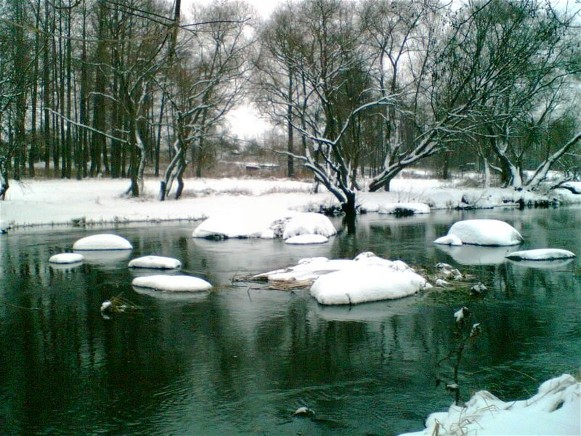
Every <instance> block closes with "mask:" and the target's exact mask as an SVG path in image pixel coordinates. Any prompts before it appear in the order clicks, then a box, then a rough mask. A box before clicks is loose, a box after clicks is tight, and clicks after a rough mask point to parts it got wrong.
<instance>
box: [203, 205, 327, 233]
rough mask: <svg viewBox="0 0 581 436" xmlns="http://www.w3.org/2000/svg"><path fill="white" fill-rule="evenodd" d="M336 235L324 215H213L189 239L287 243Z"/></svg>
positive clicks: (286, 213)
mask: <svg viewBox="0 0 581 436" xmlns="http://www.w3.org/2000/svg"><path fill="white" fill-rule="evenodd" d="M336 233H337V230H336V229H335V227H334V226H333V223H332V222H331V220H330V219H329V218H328V217H326V216H325V215H322V214H320V213H311V212H304V213H299V212H291V211H286V212H285V213H284V214H280V213H279V214H265V213H243V214H233V215H232V214H230V215H228V214H227V215H216V216H213V217H210V218H208V219H207V220H205V221H204V222H202V223H201V224H200V225H199V226H198V227H197V228H196V229H195V230H194V232H193V233H192V237H194V238H206V239H227V238H264V239H273V238H277V237H282V238H283V239H288V238H291V237H294V236H300V235H322V236H325V237H327V238H328V237H329V236H333V235H335V234H336Z"/></svg>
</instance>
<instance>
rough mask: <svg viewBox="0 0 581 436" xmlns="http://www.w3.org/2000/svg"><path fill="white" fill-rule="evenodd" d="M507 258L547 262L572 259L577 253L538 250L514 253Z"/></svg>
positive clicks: (549, 249)
mask: <svg viewBox="0 0 581 436" xmlns="http://www.w3.org/2000/svg"><path fill="white" fill-rule="evenodd" d="M506 257H507V259H511V260H532V261H547V260H561V259H572V258H574V257H575V253H573V252H571V251H569V250H562V249H560V248H538V249H536V250H523V251H513V252H512V253H510V254H508V255H507V256H506Z"/></svg>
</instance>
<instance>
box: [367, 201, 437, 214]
mask: <svg viewBox="0 0 581 436" xmlns="http://www.w3.org/2000/svg"><path fill="white" fill-rule="evenodd" d="M377 212H378V213H380V214H393V215H416V214H426V213H430V206H428V205H427V204H424V203H388V204H381V205H379V208H378V210H377Z"/></svg>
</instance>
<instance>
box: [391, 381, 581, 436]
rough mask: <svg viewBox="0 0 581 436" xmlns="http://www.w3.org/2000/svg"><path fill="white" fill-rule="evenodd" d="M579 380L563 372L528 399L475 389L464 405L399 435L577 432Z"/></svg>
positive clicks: (580, 429) (580, 411)
mask: <svg viewBox="0 0 581 436" xmlns="http://www.w3.org/2000/svg"><path fill="white" fill-rule="evenodd" d="M580 399H581V383H580V382H578V381H577V380H575V378H574V377H573V376H571V375H568V374H564V375H562V376H560V377H556V378H553V379H551V380H548V381H546V382H544V383H542V384H541V386H540V387H539V390H538V393H537V394H536V395H535V396H533V397H531V398H529V399H528V400H521V401H507V402H504V401H501V400H499V399H498V398H497V397H495V396H494V395H492V394H491V393H490V392H488V391H479V392H477V393H476V394H474V396H473V397H472V398H471V399H470V401H468V402H467V403H466V405H465V406H464V407H460V406H452V407H450V409H449V410H448V412H439V413H433V414H431V415H430V416H429V417H428V419H427V420H426V429H425V430H423V431H419V432H415V433H406V434H405V435H401V436H428V435H434V434H437V435H440V436H446V435H454V436H456V435H458V436H460V435H478V436H484V435H579V434H581V402H580Z"/></svg>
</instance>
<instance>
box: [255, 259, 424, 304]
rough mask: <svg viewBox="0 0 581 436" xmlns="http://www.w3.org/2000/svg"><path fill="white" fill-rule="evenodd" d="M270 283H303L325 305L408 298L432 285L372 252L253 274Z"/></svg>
mask: <svg viewBox="0 0 581 436" xmlns="http://www.w3.org/2000/svg"><path fill="white" fill-rule="evenodd" d="M264 278H266V279H267V280H268V281H269V282H271V283H276V282H279V283H295V284H296V283H300V284H301V285H304V286H305V287H308V286H311V287H310V293H311V295H312V296H313V297H314V298H315V299H316V300H317V301H318V302H319V303H320V304H324V305H339V304H358V303H365V302H371V301H379V300H389V299H396V298H402V297H406V296H409V295H412V294H415V293H417V292H418V291H420V290H422V289H428V288H430V287H431V285H430V284H429V283H428V281H427V280H426V279H425V278H424V277H422V276H420V275H419V274H417V273H415V272H414V270H413V269H412V268H410V267H409V266H408V265H406V264H405V263H404V262H402V261H401V260H395V261H391V260H388V259H383V258H381V257H378V256H376V255H375V254H373V253H371V252H365V253H361V254H359V255H358V256H357V257H355V259H353V260H348V259H334V260H329V259H327V258H325V257H314V258H307V259H302V260H300V261H299V263H298V264H297V265H295V266H292V267H289V268H285V269H280V270H276V271H271V272H267V273H264V274H259V275H257V276H254V279H258V280H259V279H264Z"/></svg>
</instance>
